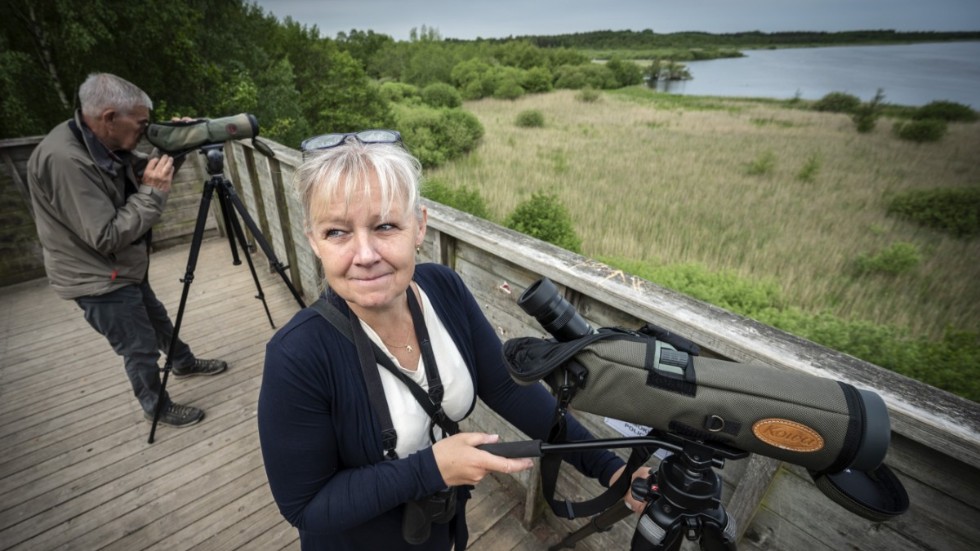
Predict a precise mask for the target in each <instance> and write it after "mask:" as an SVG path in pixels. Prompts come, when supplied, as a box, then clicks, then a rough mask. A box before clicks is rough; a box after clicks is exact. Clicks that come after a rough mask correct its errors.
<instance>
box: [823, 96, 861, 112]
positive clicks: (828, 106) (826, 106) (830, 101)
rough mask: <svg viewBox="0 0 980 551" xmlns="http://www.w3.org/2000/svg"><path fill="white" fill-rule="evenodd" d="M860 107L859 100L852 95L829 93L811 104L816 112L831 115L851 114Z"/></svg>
mask: <svg viewBox="0 0 980 551" xmlns="http://www.w3.org/2000/svg"><path fill="white" fill-rule="evenodd" d="M860 105H861V99H860V98H859V97H857V96H855V95H854V94H847V93H845V92H831V93H829V94H827V95H825V96H824V97H822V98H820V99H819V100H817V101H816V103H814V104H813V108H814V109H816V110H817V111H830V112H832V113H853V112H854V111H855V110H856V109H857V108H858V106H860Z"/></svg>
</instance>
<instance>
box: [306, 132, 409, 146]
mask: <svg viewBox="0 0 980 551" xmlns="http://www.w3.org/2000/svg"><path fill="white" fill-rule="evenodd" d="M349 138H353V139H355V140H357V141H359V142H361V143H364V144H370V143H400V142H401V141H402V135H401V133H399V132H398V131H397V130H362V131H360V132H348V133H337V134H321V135H319V136H314V137H312V138H307V139H305V140H303V143H302V144H300V146H299V147H300V149H301V150H302V151H316V150H318V149H330V148H331V147H337V146H339V145H343V144H345V143H347V141H348V139H349Z"/></svg>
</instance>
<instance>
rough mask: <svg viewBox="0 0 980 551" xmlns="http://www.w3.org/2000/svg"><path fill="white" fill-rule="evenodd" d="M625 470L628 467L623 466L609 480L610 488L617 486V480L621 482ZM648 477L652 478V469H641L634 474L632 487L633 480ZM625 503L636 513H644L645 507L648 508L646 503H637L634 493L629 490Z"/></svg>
mask: <svg viewBox="0 0 980 551" xmlns="http://www.w3.org/2000/svg"><path fill="white" fill-rule="evenodd" d="M624 470H626V465H623V466H622V467H620V468H619V470H618V471H616V472H615V473H613V475H612V477H610V479H609V486H610V487H611V486H612V485H613V484H615V483H616V481H617V480H619V477H620V476H622V474H623V471H624ZM648 476H650V467H640V468H639V469H637V470H636V471H634V472H633V478H632V480H631V481H630V486H632V481H633V480H636V479H637V478H643V479H644V480H645V479H646V478H647V477H648ZM624 501H625V502H626V506H627V507H629V508H630V511H633V512H634V513H642V512H643V507H645V506H646V503H645V502H643V501H637V500H636V499H635V498H634V497H633V492H631V491H630V490H629V489H627V490H626V499H625V500H624Z"/></svg>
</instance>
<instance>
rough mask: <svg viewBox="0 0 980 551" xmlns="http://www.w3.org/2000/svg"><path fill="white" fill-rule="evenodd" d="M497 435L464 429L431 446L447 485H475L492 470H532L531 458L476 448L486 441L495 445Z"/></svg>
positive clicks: (507, 471) (498, 438) (511, 471)
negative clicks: (505, 455) (499, 453)
mask: <svg viewBox="0 0 980 551" xmlns="http://www.w3.org/2000/svg"><path fill="white" fill-rule="evenodd" d="M498 440H500V437H499V436H497V435H496V434H484V433H480V432H462V433H459V434H456V435H453V436H450V437H449V438H443V439H442V440H440V441H438V442H436V443H435V444H434V445H433V446H432V454H433V455H435V458H436V465H438V466H439V473H440V474H442V480H443V481H444V482H445V483H446V485H447V486H462V485H476V484H477V483H478V482H480V481H481V480H483V477H485V476H486V475H487V473H489V472H492V471H493V472H498V473H516V472H520V471H524V470H527V469H530V468H531V467H533V466H534V462H533V461H531V460H530V459H528V458H522V459H509V458H506V457H500V456H499V455H493V454H492V453H490V452H485V451H483V450H481V449H477V446H482V445H483V444H495V443H496V442H497V441H498Z"/></svg>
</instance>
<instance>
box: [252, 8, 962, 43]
mask: <svg viewBox="0 0 980 551" xmlns="http://www.w3.org/2000/svg"><path fill="white" fill-rule="evenodd" d="M252 1H255V0H252ZM256 3H257V4H258V5H259V6H261V7H262V8H263V9H264V10H265V11H266V13H269V12H271V13H272V14H273V15H275V16H276V17H277V18H278V19H279V20H280V21H281V20H283V19H285V18H286V17H287V16H289V17H292V18H293V20H295V21H297V22H299V23H300V24H302V25H307V26H312V25H316V26H317V28H318V29H319V30H320V35H321V36H324V37H328V38H334V37H336V36H337V33H338V32H341V31H343V32H348V31H350V30H351V29H358V30H362V31H366V30H372V31H374V32H377V33H383V34H387V35H389V36H392V37H393V38H395V39H396V40H407V39H408V36H409V32H410V31H411V29H412V28H421V27H422V25H425V26H426V27H429V28H433V27H434V28H435V29H437V30H438V31H439V34H440V35H441V36H442V37H443V38H462V39H473V38H477V37H483V38H504V37H507V36H520V35H531V34H539V35H553V34H564V33H576V32H587V31H597V30H633V31H642V30H644V29H653V31H654V32H657V33H669V32H678V31H706V32H712V33H729V32H739V31H753V30H759V31H764V32H774V31H845V30H863V29H895V30H900V31H977V30H980V0H258V1H257V2H256Z"/></svg>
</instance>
